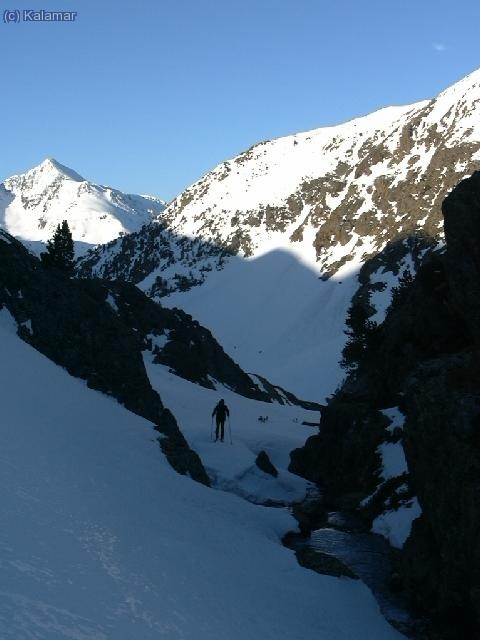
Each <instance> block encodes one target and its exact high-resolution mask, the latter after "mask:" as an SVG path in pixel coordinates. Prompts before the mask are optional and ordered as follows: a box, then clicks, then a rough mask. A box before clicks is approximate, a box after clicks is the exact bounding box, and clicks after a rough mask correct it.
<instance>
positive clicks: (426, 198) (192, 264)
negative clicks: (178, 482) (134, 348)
mask: <svg viewBox="0 0 480 640" xmlns="http://www.w3.org/2000/svg"><path fill="white" fill-rule="evenodd" d="M479 112H480V70H478V71H475V72H474V73H472V74H470V75H469V76H467V77H466V78H464V79H463V80H461V81H460V82H458V83H457V84H455V85H453V86H452V87H450V88H448V89H446V90H445V91H444V92H442V93H441V94H440V95H439V96H438V97H437V98H435V99H432V100H426V101H423V102H419V103H416V104H413V105H408V106H404V107H390V108H385V109H381V110H380V111H377V112H375V113H372V114H370V115H368V116H365V117H362V118H357V119H355V120H352V121H351V122H347V123H345V124H342V125H339V126H335V127H327V128H321V129H317V130H314V131H309V132H306V133H300V134H296V135H291V136H287V137H284V138H279V139H277V140H272V141H267V142H262V143H260V144H257V145H255V146H254V147H252V148H250V149H249V150H248V151H246V152H244V153H242V154H240V155H239V156H237V157H236V158H233V159H232V160H229V161H227V162H224V163H222V164H221V165H219V166H217V167H216V168H215V169H213V171H211V172H210V173H208V174H207V175H205V176H204V177H203V178H202V179H200V180H199V181H198V182H196V183H195V184H193V185H192V186H190V187H189V188H188V189H186V190H185V191H184V192H183V193H182V194H181V195H180V196H179V197H178V198H176V199H175V200H174V201H172V202H171V203H170V205H169V206H168V207H167V208H166V210H165V212H164V213H163V214H162V217H161V220H159V221H156V222H155V223H153V224H151V225H148V226H146V227H145V228H144V229H142V230H141V231H140V232H139V233H135V234H132V235H130V236H128V237H126V238H121V239H119V240H117V241H115V242H112V243H110V244H108V245H107V246H104V247H99V248H98V249H96V250H95V251H93V252H92V253H90V254H88V255H87V256H85V258H84V259H83V261H82V262H81V263H80V265H79V273H80V275H83V276H89V275H99V276H103V277H109V278H110V277H112V278H115V277H120V278H124V279H127V280H130V281H133V282H135V283H137V284H138V286H139V287H140V288H142V289H143V290H145V291H146V292H148V293H149V295H151V296H152V297H154V298H159V297H162V296H165V295H166V294H170V295H169V298H168V299H166V300H165V299H164V303H166V304H175V305H177V306H180V307H182V308H183V309H185V310H186V311H188V312H189V313H191V314H192V315H193V316H194V317H196V318H197V319H199V320H200V321H201V322H202V323H203V324H205V325H206V326H208V327H209V328H210V329H211V330H212V331H213V333H214V334H215V336H216V337H217V338H218V339H219V340H220V341H221V342H222V344H223V345H224V346H225V347H226V348H227V350H228V351H229V352H230V353H232V354H234V356H235V357H236V359H237V361H238V362H239V363H240V364H241V365H242V366H244V367H245V368H247V369H248V370H255V371H259V372H261V373H264V374H265V375H267V376H268V377H269V378H270V379H272V380H274V381H276V382H278V383H281V384H284V385H285V386H287V387H289V388H292V389H293V390H294V391H296V392H297V393H301V394H303V395H304V396H305V395H307V396H308V395H309V394H310V395H311V394H312V393H314V394H315V395H316V396H317V397H319V396H322V395H325V394H328V393H330V392H331V391H332V390H333V389H334V388H335V386H336V385H337V384H338V382H339V381H340V379H341V372H340V371H339V370H338V367H337V366H336V363H337V362H338V360H339V356H340V352H341V349H342V346H343V344H344V340H345V337H344V333H343V330H344V319H345V315H346V311H347V309H348V306H349V304H350V303H351V299H352V296H353V295H354V293H355V292H356V291H357V289H358V287H359V280H358V274H359V271H360V268H361V266H362V265H363V264H364V263H365V261H366V260H367V258H369V257H372V256H378V258H376V262H375V268H373V267H371V268H370V270H369V271H368V273H365V272H364V273H363V274H362V278H363V281H361V284H362V285H363V287H364V291H363V298H364V302H365V303H366V304H370V305H371V312H372V314H373V313H375V312H376V317H375V319H376V320H377V321H381V320H382V319H383V316H384V312H385V308H386V306H387V305H388V300H389V294H390V291H391V287H392V286H393V285H394V284H395V282H396V278H397V276H398V274H399V273H402V272H403V270H404V269H405V268H406V266H409V267H410V268H411V269H412V270H414V269H415V263H416V262H418V260H419V259H421V258H422V256H423V255H424V254H425V253H426V252H428V250H429V249H430V248H432V247H434V246H435V245H437V244H438V242H441V240H442V220H441V212H440V203H441V201H442V200H443V198H444V196H445V194H446V193H447V192H448V191H449V190H450V189H451V188H452V187H453V186H454V185H455V184H456V183H457V182H458V181H459V180H460V179H461V178H463V177H464V176H466V175H469V174H470V173H471V172H472V171H473V170H474V169H475V168H477V167H478V166H479V164H480V119H479V117H478V115H479ZM392 243H394V250H391V246H393V245H392ZM382 256H385V259H383V257H382ZM199 283H204V284H203V285H202V286H201V287H195V285H198V284H199ZM192 287H195V288H193V289H192ZM188 289H190V291H189V290H188ZM172 292H176V293H174V294H173V295H172ZM252 318H254V319H255V320H254V321H253V322H252ZM322 371H323V372H324V373H322ZM317 394H318V395H317ZM313 397H315V396H313Z"/></svg>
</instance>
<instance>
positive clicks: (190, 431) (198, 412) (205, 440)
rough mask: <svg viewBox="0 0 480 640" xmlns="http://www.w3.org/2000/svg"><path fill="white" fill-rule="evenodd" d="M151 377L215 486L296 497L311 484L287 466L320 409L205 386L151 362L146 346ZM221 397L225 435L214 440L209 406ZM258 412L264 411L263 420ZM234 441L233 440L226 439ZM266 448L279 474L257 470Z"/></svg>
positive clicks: (249, 494)
mask: <svg viewBox="0 0 480 640" xmlns="http://www.w3.org/2000/svg"><path fill="white" fill-rule="evenodd" d="M144 362H145V367H146V369H147V373H148V376H149V378H150V382H151V384H152V386H153V388H154V389H156V390H157V391H158V392H159V393H160V394H161V397H162V398H163V400H164V402H165V403H166V405H167V406H169V407H173V408H174V413H175V416H176V418H177V421H178V424H179V426H180V429H181V431H182V433H183V434H184V436H185V437H186V438H187V441H188V443H189V444H190V446H191V447H192V449H194V451H196V452H197V453H198V454H199V455H200V458H201V459H202V462H203V464H204V466H205V468H206V471H207V473H208V474H209V476H210V478H211V480H212V481H213V484H214V486H215V487H216V488H218V489H222V490H224V491H231V492H233V493H237V494H238V495H241V496H243V497H245V498H246V499H248V500H250V501H252V502H256V503H265V502H267V501H269V500H270V501H275V502H285V503H290V502H298V501H300V500H302V499H303V498H304V497H305V494H306V491H307V488H308V487H309V486H310V484H309V483H308V482H307V481H306V480H304V479H303V478H300V477H299V476H297V475H294V474H291V473H289V472H288V465H289V464H290V452H291V451H292V450H293V449H295V448H297V447H300V446H302V445H303V444H304V442H305V440H306V438H307V436H308V435H310V434H309V433H307V432H306V430H305V426H303V425H302V424H301V422H302V421H303V420H307V421H310V422H312V421H314V420H317V421H318V413H316V412H312V411H306V410H305V409H301V408H300V407H295V406H285V405H279V404H272V403H268V402H259V401H256V400H250V399H248V398H244V397H243V396H240V395H237V394H236V393H234V392H232V391H231V390H229V389H226V388H225V387H223V386H222V385H220V383H218V382H216V383H215V387H216V389H215V390H211V389H205V388H204V387H201V386H199V385H196V384H193V383H191V382H189V381H188V380H184V379H183V378H180V377H178V376H176V375H175V374H173V373H171V372H170V371H169V369H168V367H166V366H164V365H157V364H154V363H153V359H152V355H151V353H150V352H144ZM220 398H223V399H224V400H225V403H226V405H227V406H228V408H229V411H230V418H227V422H226V426H225V441H224V442H223V443H221V442H217V443H215V442H212V438H213V437H214V429H215V425H214V420H213V418H212V411H213V408H214V407H215V405H216V404H217V402H218V401H219V400H220ZM260 416H268V421H267V422H265V423H263V422H260V421H259V420H258V418H259V417H260ZM231 441H232V442H233V445H231V444H230V442H231ZM262 450H263V451H265V452H266V453H267V455H268V457H269V458H270V460H271V461H272V463H273V465H274V466H275V467H276V468H277V470H278V471H279V476H278V478H274V477H273V476H271V475H269V474H266V473H264V472H263V471H260V469H259V468H258V467H257V466H256V465H255V459H256V457H257V455H258V454H259V453H260V451H262Z"/></svg>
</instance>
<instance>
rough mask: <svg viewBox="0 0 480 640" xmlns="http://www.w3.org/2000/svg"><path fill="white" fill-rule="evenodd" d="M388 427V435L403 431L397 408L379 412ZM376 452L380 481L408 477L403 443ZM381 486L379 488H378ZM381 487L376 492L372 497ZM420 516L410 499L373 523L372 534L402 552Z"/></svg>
mask: <svg viewBox="0 0 480 640" xmlns="http://www.w3.org/2000/svg"><path fill="white" fill-rule="evenodd" d="M381 413H383V415H384V416H385V417H386V418H388V419H389V420H390V421H391V423H390V425H389V426H388V427H387V430H388V431H389V433H391V434H392V433H393V432H394V431H395V430H396V429H403V425H404V422H405V416H404V415H403V413H402V412H401V411H400V409H399V408H398V407H389V408H388V409H383V410H382V411H381ZM378 452H379V454H380V456H381V460H382V473H381V475H382V479H383V481H384V482H386V481H387V480H391V479H392V478H397V477H399V476H401V475H403V474H404V473H408V465H407V460H406V458H405V451H404V449H403V445H402V441H401V440H400V441H399V442H395V443H394V442H384V443H383V444H381V445H380V446H379V447H378ZM380 486H382V485H380ZM379 488H380V487H378V488H377V490H376V491H375V493H374V494H373V495H375V494H376V493H377V492H378V490H379ZM402 488H403V489H406V488H407V487H406V485H403V486H402V487H399V489H397V491H399V490H401V489H402ZM372 497H373V496H369V497H368V498H366V499H365V500H363V502H362V505H363V506H364V505H365V504H367V503H368V501H369V500H370V499H371V498H372ZM420 515H421V509H420V505H419V503H418V500H417V498H416V497H415V498H413V499H412V500H410V501H409V502H407V503H404V504H401V505H400V507H399V508H398V509H396V510H387V511H384V512H383V513H382V514H381V515H379V516H378V517H377V518H375V520H374V521H373V523H372V529H371V530H372V532H373V533H379V534H380V535H382V536H384V537H385V538H386V539H387V540H388V541H389V542H390V544H391V545H392V546H393V547H396V548H397V549H401V548H402V547H403V545H404V544H405V541H406V540H407V538H408V536H409V535H410V530H411V528H412V523H413V521H414V520H415V519H416V518H418V517H419V516H420Z"/></svg>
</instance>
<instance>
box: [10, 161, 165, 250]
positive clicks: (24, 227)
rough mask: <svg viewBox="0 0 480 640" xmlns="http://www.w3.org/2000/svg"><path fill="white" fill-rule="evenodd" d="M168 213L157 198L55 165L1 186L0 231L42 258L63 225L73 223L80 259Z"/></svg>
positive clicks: (43, 165)
mask: <svg viewBox="0 0 480 640" xmlns="http://www.w3.org/2000/svg"><path fill="white" fill-rule="evenodd" d="M164 207H165V205H164V203H163V202H162V201H161V200H160V199H158V198H153V197H149V196H137V195H128V194H124V193H122V192H121V191H117V190H116V189H112V188H110V187H105V186H101V185H97V184H93V183H91V182H88V181H86V180H85V179H84V178H82V176H80V175H79V174H78V173H76V172H75V171H73V170H72V169H69V168H68V167H65V166H63V165H61V164H60V163H59V162H57V161H56V160H53V159H47V160H44V161H43V162H42V163H41V164H40V165H38V166H37V167H34V168H33V169H30V171H27V172H26V173H25V174H21V175H17V176H12V177H11V178H8V179H7V180H5V182H4V183H3V184H2V185H0V227H3V228H4V229H6V230H7V231H8V232H9V233H10V234H11V235H13V236H15V237H17V238H18V239H19V240H22V241H25V243H26V244H27V246H29V247H30V248H31V249H33V250H36V251H37V252H40V251H41V250H42V249H43V243H45V242H46V241H47V240H48V239H49V238H51V237H52V235H53V232H54V230H55V228H56V226H57V224H59V223H61V222H62V220H65V219H66V220H67V221H68V224H69V226H70V229H71V231H72V235H73V239H74V240H75V241H76V243H77V245H76V250H77V255H81V254H82V253H84V252H85V251H87V249H89V248H91V247H92V246H94V245H97V244H101V243H105V242H109V241H110V240H113V239H115V238H118V237H119V236H121V235H124V234H126V233H131V232H132V231H138V230H139V229H140V228H141V227H142V226H143V225H144V224H146V223H148V222H151V221H152V219H153V218H154V217H156V216H158V215H159V214H160V213H161V212H162V211H163V209H164Z"/></svg>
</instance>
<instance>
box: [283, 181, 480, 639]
mask: <svg viewBox="0 0 480 640" xmlns="http://www.w3.org/2000/svg"><path fill="white" fill-rule="evenodd" d="M479 203H480V174H479V173H475V174H474V175H473V176H472V177H471V178H469V179H467V180H464V181H463V182H461V183H460V184H459V185H458V186H457V187H456V188H455V189H454V190H453V191H452V193H451V194H450V195H449V196H448V197H447V198H446V200H445V202H444V204H443V212H444V216H445V235H446V241H447V247H446V251H443V252H434V253H432V254H431V255H430V256H429V258H428V260H427V261H426V263H425V264H424V265H423V266H422V267H421V268H420V270H419V272H418V275H417V277H416V279H415V281H414V282H413V284H411V285H410V286H409V287H407V288H406V290H405V291H403V292H402V295H401V296H399V297H397V301H396V303H394V305H392V308H391V309H390V311H389V313H388V315H387V318H386V320H385V322H384V324H383V326H382V329H381V335H380V337H379V340H378V343H377V344H376V346H375V347H374V348H373V347H372V348H371V349H370V350H369V352H367V354H366V355H365V358H364V360H363V362H361V363H360V366H359V368H358V370H357V371H356V372H355V373H353V374H351V375H350V377H349V378H348V379H347V380H346V382H345V384H344V386H343V388H342V389H341V390H340V391H339V392H338V393H337V394H335V396H334V397H333V398H332V399H331V401H330V402H329V404H328V406H327V408H326V409H325V410H324V411H323V412H322V419H321V426H320V433H319V435H317V436H314V437H313V438H310V439H309V441H308V442H307V444H306V446H305V448H304V449H301V450H297V451H296V452H294V453H293V455H292V465H291V469H292V470H296V471H297V472H298V473H300V474H302V475H305V476H306V477H309V478H311V479H313V480H315V481H318V482H321V483H322V484H323V485H324V487H325V492H326V499H327V501H328V502H329V503H330V505H332V506H334V507H337V508H338V507H341V508H355V509H357V510H358V511H359V512H360V513H362V514H363V516H364V517H365V518H366V519H367V520H369V521H370V522H371V523H372V522H373V525H374V529H375V526H377V529H376V530H381V529H379V528H378V527H379V526H380V525H379V524H378V523H380V522H385V521H386V520H388V518H389V517H391V514H395V513H399V512H400V511H401V510H402V509H405V508H406V507H408V505H409V504H411V503H412V500H413V499H414V496H416V498H415V499H418V503H419V505H420V507H421V515H419V513H417V514H416V515H419V517H417V518H416V519H414V521H413V526H412V529H411V533H410V536H409V537H408V539H407V541H406V543H405V545H404V546H403V548H402V550H401V554H400V558H401V559H400V569H399V572H400V576H401V584H402V588H403V589H404V592H405V593H406V594H407V596H408V597H409V599H410V600H411V602H412V603H413V604H414V605H415V606H416V607H418V608H419V609H421V610H422V611H424V612H427V613H429V614H430V615H432V616H434V617H435V619H437V620H439V621H440V622H439V629H441V632H440V631H439V635H438V636H436V637H439V638H440V637H448V638H463V637H476V635H475V634H478V632H479V629H480V598H479V593H480V578H479V576H480V573H479V568H480V547H479V544H478V531H479V528H480V509H479V505H478V504H477V503H478V500H477V498H476V496H478V491H479V490H480V484H479V482H480V480H479V478H480V474H479V472H480V449H479V442H480V440H479V433H480V432H479V428H480V368H479V362H480V359H479V355H480V352H479V345H478V326H479V325H478V320H477V318H478V315H476V314H478V299H479V298H478V282H479V281H480V262H479V261H478V247H479V246H480V217H479V211H480V208H479V207H480V205H479ZM394 406H395V407H398V408H399V409H400V411H401V413H402V414H403V416H404V420H402V423H403V422H404V424H402V425H401V426H395V424H394V423H392V421H391V420H390V419H386V418H387V416H388V415H389V411H388V407H394ZM392 427H394V428H392ZM399 443H400V444H402V446H403V450H404V452H405V456H406V461H407V463H408V466H407V467H405V469H404V470H403V473H399V474H398V475H397V476H395V475H392V474H391V475H390V476H388V475H387V474H386V466H387V465H386V459H385V457H383V459H382V455H384V452H385V448H386V447H389V446H391V445H394V444H399ZM394 517H395V516H394ZM382 532H384V531H382ZM402 545H403V541H402ZM402 545H398V546H400V547H401V546H402Z"/></svg>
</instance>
